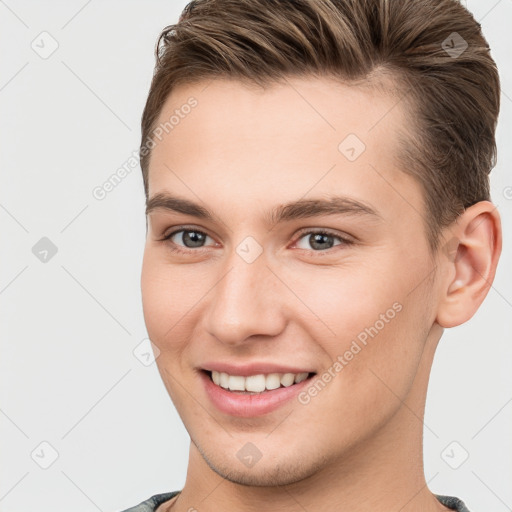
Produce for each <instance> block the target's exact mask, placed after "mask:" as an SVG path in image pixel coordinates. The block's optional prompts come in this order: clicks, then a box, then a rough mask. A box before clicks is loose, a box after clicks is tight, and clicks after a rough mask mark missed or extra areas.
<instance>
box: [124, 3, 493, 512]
mask: <svg viewBox="0 0 512 512" xmlns="http://www.w3.org/2000/svg"><path fill="white" fill-rule="evenodd" d="M498 112H499V79H498V74H497V70H496V66H495V64H494V62H493V60H492V58H491V57H490V55H489V49H488V46H487V43H486V41H485V39H484V38H483V36H482V34H481V32H480V27H479V25H478V24H477V23H476V21H475V20H474V18H473V17H472V16H471V14H470V13H469V12H468V11H467V10H466V9H465V8H464V7H462V6H461V5H460V3H459V2H458V1H456V0H392V1H391V0H322V1H320V0H300V1H299V0H296V1H290V0H287V1H285V0H202V1H197V2H192V3H190V4H189V5H188V6H187V7H186V8H185V11H184V12H183V14H182V16H181V18H180V21H179V23H178V24H176V25H172V26H170V27H167V28H166V29H164V31H163V33H162V35H161V37H160V40H159V44H158V46H157V66H156V70H155V75H154V77H153V82H152V85H151V90H150V93H149V97H148V100H147V104H146V108H145V110H144V114H143V119H142V144H141V150H140V155H141V167H142V171H143V176H144V184H145V192H146V198H147V209H146V213H147V223H148V224H147V226H148V232H147V240H146V247H145V253H144V262H143V268H142V279H141V286H142V297H143V310H144V317H145V322H146V326H147V330H148V334H149V337H150V339H151V340H152V342H153V344H154V347H155V351H156V352H157V354H158V357H157V365H158V369H159V372H160V374H161V377H162V379H163V382H164V384H165V386H166V389H167V391H168V393H169V395H170V397H171V399H172V401H173V402H174V405H175V406H176V408H177V411H178V412H179V414H180V416H181V418H182V420H183V423H184V425H185V427H186V429H187V431H188V433H189V435H190V439H191V443H190V455H189V465H188V471H187V476H186V482H185V485H184V487H183V489H181V491H173V492H168V493H162V494H159V495H156V496H153V497H151V498H150V499H149V500H146V501H145V502H143V503H141V504H140V505H139V506H136V507H135V508H132V509H130V511H132V512H135V511H138V512H142V511H153V510H157V511H158V512H168V511H170V510H172V511H173V512H185V511H199V512H212V511H223V512H231V511H252V510H258V511H259V510H264V511H303V510H307V511H315V512H328V511H329V512H331V511H332V512H334V511H341V510H350V511H351V512H358V511H370V510H371V511H382V512H387V511H401V512H412V511H415V512H418V511H427V512H430V511H435V510H449V509H454V510H459V511H467V508H466V506H465V505H464V503H463V501H461V500H460V499H459V498H455V497H449V496H438V495H435V494H433V493H432V492H431V491H430V490H429V489H428V486H427V484H426V482H425V477H424V471H423V457H422V456H423V453H422V449H423V447H422V432H423V416H424V405H425V397H426V392H427V384H428V378H429V373H430V368H431V365H432V360H433V357H434V353H435V349H436V347H437V344H438V342H439V339H440V338H441V335H442V333H443V330H444V329H445V328H448V327H454V326H456V325H460V324H462V323H464V322H466V321H467V320H468V319H469V318H471V317H472V316H473V314H474V313H475V312H476V310H477V309H478V307H479V306H480V304H481V303H482V301H483V300H484V298H485V296H486V294H487V292H488V291H489V288H490V286H491V284H492V281H493V278H494V275H495V271H496V266H497V262H498V259H499V255H500V251H501V227H500V219H499V215H498V212H497V210H496V208H495V207H494V205H493V204H492V203H491V202H490V197H489V179H488V173H489V171H490V170H491V168H492V167H493V165H494V162H495V156H496V146H495V139H494V131H495V127H496V120H497V116H498Z"/></svg>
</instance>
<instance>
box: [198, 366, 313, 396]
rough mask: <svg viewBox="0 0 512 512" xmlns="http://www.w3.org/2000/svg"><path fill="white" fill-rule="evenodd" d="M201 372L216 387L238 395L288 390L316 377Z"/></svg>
mask: <svg viewBox="0 0 512 512" xmlns="http://www.w3.org/2000/svg"><path fill="white" fill-rule="evenodd" d="M203 372H204V373H205V374H206V375H207V376H208V378H209V379H210V380H211V381H212V382H213V383H214V384H215V385H216V386H219V387H221V388H223V389H225V390H226V391H230V392H232V393H236V394H240V395H260V394H262V393H266V392H269V391H273V390H276V389H280V388H289V387H291V386H294V385H295V384H300V383H301V382H303V381H305V380H307V379H310V378H311V377H313V375H316V373H315V372H309V373H308V372H300V373H267V374H265V373H259V374H256V375H248V376H242V375H229V374H228V373H226V372H218V371H216V370H203Z"/></svg>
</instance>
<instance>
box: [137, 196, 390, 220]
mask: <svg viewBox="0 0 512 512" xmlns="http://www.w3.org/2000/svg"><path fill="white" fill-rule="evenodd" d="M157 209H159V210H168V211H172V212H177V213H183V214H185V215H191V216H192V217H196V218H198V219H203V220H209V221H213V219H214V217H215V216H214V214H213V213H212V212H210V211H209V210H208V209H207V208H204V207H203V206H200V205H199V204H196V203H194V202H193V201H190V200H188V199H184V198H180V197H176V196H173V195H171V194H168V193H158V194H155V195H154V196H152V197H151V198H150V199H149V200H148V201H147V203H146V215H148V214H149V213H151V212H152V211H154V210H157ZM320 215H364V216H369V217H374V218H381V216H380V215H379V214H378V212H377V211H376V210H375V209H374V208H372V207H371V206H370V205H369V204H366V203H364V202H361V201H358V200H355V199H352V198H349V197H343V196H330V197H328V198H318V199H298V200H297V201H292V202H290V203H286V204H283V205H279V206H276V207H275V208H273V209H272V210H271V211H270V212H268V213H267V215H266V216H265V220H266V222H267V223H268V224H278V223H280V222H286V221H291V220H294V219H305V218H309V217H316V216H320Z"/></svg>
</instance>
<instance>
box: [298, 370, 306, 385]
mask: <svg viewBox="0 0 512 512" xmlns="http://www.w3.org/2000/svg"><path fill="white" fill-rule="evenodd" d="M307 378H308V374H307V372H306V373H297V375H295V384H298V383H299V382H302V381H303V380H306V379H307Z"/></svg>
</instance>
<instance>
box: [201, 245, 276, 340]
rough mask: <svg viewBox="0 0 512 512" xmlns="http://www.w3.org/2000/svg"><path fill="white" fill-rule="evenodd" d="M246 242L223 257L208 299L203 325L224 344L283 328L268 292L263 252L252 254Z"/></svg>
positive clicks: (270, 276) (269, 275) (268, 275)
mask: <svg viewBox="0 0 512 512" xmlns="http://www.w3.org/2000/svg"><path fill="white" fill-rule="evenodd" d="M247 244H249V245H246V244H244V242H242V243H241V244H240V245H239V246H238V247H236V248H234V249H233V251H232V253H231V254H230V256H229V258H227V259H226V262H225V266H224V267H223V269H224V270H223V277H222V278H221V279H220V281H219V282H218V283H217V285H216V286H215V287H214V289H213V290H212V296H211V299H210V302H209V308H208V313H207V320H206V328H207V330H208V331H209V332H210V334H211V335H213V336H215V337H216V338H217V339H218V340H219V341H221V342H224V343H230V344H238V343H242V342H243V341H244V340H245V339H246V338H248V337H249V336H252V335H261V336H265V335H267V336H276V335H277V334H279V332H280V331H281V330H282V329H283V327H284V318H283V316H282V311H281V308H280V307H279V306H278V304H277V301H276V297H275V295H274V293H273V291H272V289H273V283H272V282H271V281H272V280H273V279H275V277H274V275H273V274H272V272H270V270H269V269H268V268H267V260H266V258H265V255H264V254H263V253H260V254H259V255H257V256H256V257H255V253H254V250H255V248H254V247H251V245H250V244H251V242H250V241H248V242H247ZM251 252H252V254H251ZM249 256H250V257H249Z"/></svg>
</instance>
